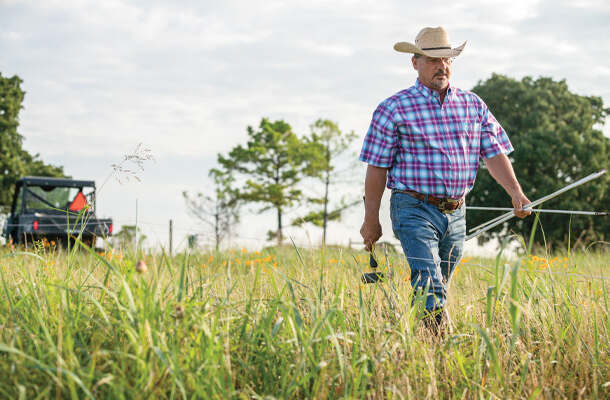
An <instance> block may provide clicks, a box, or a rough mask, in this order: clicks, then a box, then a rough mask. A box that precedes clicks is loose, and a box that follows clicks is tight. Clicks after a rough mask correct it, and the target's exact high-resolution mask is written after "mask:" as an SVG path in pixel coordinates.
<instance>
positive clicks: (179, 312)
mask: <svg viewBox="0 0 610 400" xmlns="http://www.w3.org/2000/svg"><path fill="white" fill-rule="evenodd" d="M183 317H184V306H182V305H181V304H179V305H177V306H176V308H175V309H174V318H176V319H182V318H183Z"/></svg>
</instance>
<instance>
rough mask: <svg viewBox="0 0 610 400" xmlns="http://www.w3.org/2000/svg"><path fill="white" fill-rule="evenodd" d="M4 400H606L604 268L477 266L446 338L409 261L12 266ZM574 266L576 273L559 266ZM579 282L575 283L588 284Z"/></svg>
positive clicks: (242, 259) (58, 260)
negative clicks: (423, 317)
mask: <svg viewBox="0 0 610 400" xmlns="http://www.w3.org/2000/svg"><path fill="white" fill-rule="evenodd" d="M0 257H2V258H0V271H1V276H0V278H1V282H0V284H1V285H2V286H1V287H0V397H2V398H19V397H21V398H28V399H30V398H86V397H93V398H183V397H184V398H186V397H188V398H218V399H221V398H223V399H224V398H398V399H401V398H468V399H470V398H486V399H488V398H515V399H517V398H579V397H582V398H607V397H608V396H610V377H609V369H610V358H609V342H610V314H609V308H608V297H609V296H608V282H609V281H608V280H603V279H594V278H589V277H585V276H582V275H586V276H597V277H599V276H600V275H602V274H606V275H607V274H608V270H610V255H609V254H608V253H590V254H576V255H575V254H572V255H570V256H569V257H567V256H566V257H563V256H561V257H558V258H557V259H553V258H550V259H549V258H548V257H547V258H545V260H546V261H543V260H542V257H539V258H538V259H534V258H533V257H527V258H523V259H521V260H519V261H518V262H513V263H511V264H510V265H505V263H504V261H502V260H498V262H496V260H480V259H466V260H464V263H463V264H462V265H461V266H460V267H459V269H458V271H457V273H456V275H455V276H454V279H453V281H452V288H451V291H450V302H449V306H448V308H449V311H450V314H451V319H452V326H451V332H450V333H448V334H447V335H446V336H445V337H444V338H436V337H431V336H430V334H429V333H428V332H427V331H425V330H423V329H422V328H421V327H420V324H419V323H418V318H419V316H418V311H417V310H416V309H411V308H410V307H408V305H409V304H410V302H411V298H410V296H411V290H410V285H409V283H408V280H407V281H406V278H407V272H406V271H407V270H408V268H407V267H406V265H405V262H404V257H403V256H402V255H393V256H390V257H389V259H385V258H384V257H381V258H382V259H381V260H380V261H381V263H380V264H381V267H382V268H384V269H389V270H391V272H392V273H393V277H392V279H391V280H390V281H388V282H385V283H383V284H377V285H366V286H363V285H362V284H361V283H360V280H359V277H360V273H361V272H362V270H363V269H364V268H365V267H364V266H365V264H366V260H368V259H367V258H366V257H365V255H364V254H363V253H358V252H352V251H349V250H343V251H342V250H340V249H333V250H332V251H331V250H329V252H327V253H326V254H325V253H324V252H323V251H322V250H300V251H297V250H296V249H290V248H289V249H268V250H266V251H264V252H263V253H252V252H246V251H245V250H234V251H227V252H222V253H209V254H191V255H178V256H176V257H174V258H172V259H168V258H167V257H165V256H163V255H151V254H148V255H140V256H139V257H137V259H144V260H145V261H146V264H147V271H146V272H143V273H137V272H135V265H136V261H137V259H136V257H134V256H133V255H128V254H124V255H122V254H104V255H93V254H90V253H88V252H78V251H77V252H72V253H66V252H62V251H56V250H53V248H52V247H51V248H44V247H38V248H37V249H35V250H34V251H31V252H30V253H28V254H24V253H11V252H9V251H8V250H4V251H3V252H2V253H0ZM564 258H566V259H565V260H564ZM577 274H581V275H577Z"/></svg>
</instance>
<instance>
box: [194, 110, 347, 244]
mask: <svg viewBox="0 0 610 400" xmlns="http://www.w3.org/2000/svg"><path fill="white" fill-rule="evenodd" d="M247 134H248V141H247V143H246V144H245V145H241V144H240V145H237V146H235V147H234V148H233V149H232V150H231V151H229V153H228V154H226V155H223V154H218V167H216V168H213V169H211V170H210V172H209V176H210V178H211V179H212V180H213V182H214V184H215V192H214V193H213V194H212V195H205V194H203V193H199V194H197V195H196V196H191V195H189V194H188V193H187V192H184V193H183V196H184V198H185V201H186V204H187V209H188V210H189V211H190V213H191V215H193V216H195V217H197V218H199V219H200V220H202V221H204V222H206V223H208V225H209V226H210V227H211V228H212V229H213V231H214V241H215V245H216V247H217V248H218V247H219V245H220V243H221V242H222V240H223V239H224V238H225V237H227V235H229V234H231V232H232V227H233V226H235V224H236V223H237V222H238V221H239V209H240V207H241V206H242V205H244V204H247V203H255V204H258V205H259V209H258V212H259V213H263V212H266V211H268V210H273V211H274V213H275V216H276V224H275V229H271V230H269V231H268V232H267V239H268V240H274V239H275V240H276V241H277V243H278V245H281V244H282V243H283V241H284V229H285V227H286V224H287V221H286V218H285V213H286V211H287V210H288V209H290V208H291V207H294V206H295V205H297V204H306V205H309V206H310V211H309V212H308V213H307V214H305V215H302V216H300V217H298V218H296V219H293V220H292V221H288V224H290V225H298V226H300V225H303V224H306V223H309V224H313V225H315V226H319V227H321V228H322V243H323V244H324V243H325V242H326V232H327V229H328V223H329V222H330V221H338V220H340V219H341V216H342V214H343V213H344V211H345V210H347V209H348V208H349V207H351V206H352V205H354V204H356V203H357V201H354V200H352V201H348V200H345V199H341V200H337V199H336V198H335V197H334V196H331V188H332V186H334V185H336V184H337V183H338V180H339V177H340V173H339V172H338V171H337V160H338V159H339V158H340V156H341V155H343V154H344V153H345V152H346V151H348V149H349V147H350V144H351V143H352V142H353V141H354V140H355V139H356V135H355V134H354V133H353V132H349V133H344V132H342V131H341V130H340V129H339V126H338V125H337V123H335V122H332V121H330V120H327V119H318V120H317V121H315V122H314V123H313V124H312V125H311V127H310V133H309V134H308V135H306V136H302V137H300V136H298V135H297V134H296V133H295V132H294V131H293V129H292V127H291V126H290V124H289V123H287V122H285V121H283V120H277V121H270V120H269V119H267V118H263V119H262V120H261V121H260V123H259V126H258V128H257V129H255V128H253V127H252V126H248V128H247ZM305 179H311V180H312V181H314V182H317V185H319V186H321V187H322V188H323V193H321V194H319V195H317V196H316V195H311V193H305V192H304V191H303V188H302V185H301V184H302V182H303V180H305ZM331 197H332V198H331Z"/></svg>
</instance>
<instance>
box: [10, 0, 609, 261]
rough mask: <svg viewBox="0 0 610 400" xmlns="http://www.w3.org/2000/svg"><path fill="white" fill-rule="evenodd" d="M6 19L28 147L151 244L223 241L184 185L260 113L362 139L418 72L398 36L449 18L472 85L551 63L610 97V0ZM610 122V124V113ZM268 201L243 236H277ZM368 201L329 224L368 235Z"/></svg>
mask: <svg viewBox="0 0 610 400" xmlns="http://www.w3.org/2000/svg"><path fill="white" fill-rule="evenodd" d="M0 26H2V29H0V72H1V73H2V75H3V76H5V77H6V76H9V77H10V76H13V75H18V76H19V77H20V78H21V79H23V81H24V82H23V84H22V88H23V89H24V90H25V91H26V97H25V101H24V104H23V105H24V109H23V110H22V111H21V114H20V126H19V133H20V134H21V135H23V136H24V147H25V148H26V149H27V150H28V151H31V152H33V153H39V154H40V156H41V158H42V159H43V160H44V161H46V162H48V163H51V164H55V165H62V166H63V167H64V171H65V173H66V174H68V175H71V176H73V177H74V178H78V179H94V180H96V182H97V184H98V187H100V190H99V194H98V213H99V214H100V215H101V216H108V217H112V218H113V219H114V220H115V227H117V228H118V227H120V226H121V225H123V224H133V223H134V222H135V221H136V214H137V220H138V224H139V226H141V227H142V229H143V231H144V233H145V234H146V235H147V237H148V238H147V244H148V245H149V246H158V245H163V246H167V241H168V223H169V220H170V219H173V221H174V229H175V237H174V243H175V245H176V246H183V245H184V236H185V235H186V234H188V233H195V232H197V233H200V234H201V242H202V243H204V244H205V243H209V240H210V239H211V237H210V231H209V229H207V227H206V226H205V225H204V224H202V223H201V222H197V221H196V220H194V219H193V218H192V217H190V216H189V215H188V213H187V212H186V211H185V207H184V200H183V197H182V192H183V191H185V190H186V191H188V192H190V193H197V192H204V193H208V192H209V191H210V190H211V188H212V186H211V183H210V181H209V179H208V177H207V174H208V171H209V169H210V168H213V167H214V166H216V159H217V154H218V153H223V154H226V153H227V152H228V151H229V150H230V149H231V148H233V147H234V146H236V145H238V144H244V143H245V142H246V138H247V135H246V128H247V126H249V125H250V126H254V127H256V126H257V125H258V123H259V122H260V120H261V118H263V117H267V118H270V119H273V120H275V119H283V120H285V121H286V122H288V123H290V124H291V126H292V127H293V130H294V131H295V133H297V134H299V135H305V134H308V133H309V126H310V124H312V123H313V122H314V121H315V120H316V119H318V118H327V119H330V120H333V121H335V122H337V123H338V124H339V127H340V128H341V129H342V130H343V131H345V132H347V131H354V132H355V133H356V134H357V135H358V139H357V140H356V143H355V145H354V152H357V151H358V148H359V146H360V145H361V143H362V138H363V137H364V134H365V133H366V130H367V128H368V125H369V123H370V119H371V115H372V112H373V110H374V109H375V107H376V106H377V104H378V103H379V102H381V101H382V100H383V99H385V98H387V97H389V96H390V95H392V94H394V93H395V92H397V91H399V90H402V89H404V88H407V87H409V86H411V85H412V84H413V83H414V81H415V78H416V72H415V71H414V70H413V69H412V67H411V65H410V57H409V55H407V54H404V53H398V52H396V51H394V50H393V48H392V46H393V45H394V43H395V42H398V41H408V42H413V41H414V39H415V36H416V35H417V33H418V32H419V30H420V29H421V28H423V27H426V26H432V27H435V26H443V27H444V28H445V29H446V30H447V31H448V33H449V35H450V39H451V41H452V44H453V45H454V46H457V45H459V44H461V43H462V42H464V41H467V45H466V48H465V50H464V51H463V53H462V54H461V55H460V56H459V57H458V58H457V59H456V60H455V62H454V63H453V73H452V79H451V84H452V85H454V86H457V87H460V88H462V89H471V88H472V87H473V86H474V85H475V84H476V83H477V82H479V81H481V80H485V79H487V78H489V77H491V74H492V73H501V74H505V75H507V76H509V77H511V78H515V79H521V78H523V77H524V76H532V77H539V76H548V77H552V78H553V79H555V80H561V79H565V80H566V82H567V84H568V87H569V88H570V90H572V91H573V92H575V93H578V94H581V95H586V96H589V95H595V96H601V97H602V99H603V101H604V104H606V106H608V105H610V46H608V45H607V40H608V39H609V38H610V2H608V1H605V0H599V1H596V0H590V1H588V0H583V1H556V0H553V1H535V0H526V1H523V0H510V1H487V2H481V1H455V2H446V1H436V0H429V1H425V2H412V1H365V0H352V1H348V0H333V1H316V0H307V1H275V0H267V1H253V0H250V1H234V0H224V1H171V2H170V1H154V0H152V1H151V0H147V1H126V0H125V1H121V0H105V1H85V0H83V1H79V0H61V1H54V0H45V1H16V0H0ZM492 112H493V110H492ZM603 130H604V133H605V134H606V135H607V136H610V124H607V125H606V126H605V127H604V128H603ZM508 133H509V136H510V132H508ZM138 146H140V147H139V148H140V149H141V150H142V149H146V150H149V151H150V153H151V154H152V155H153V156H154V161H146V162H145V163H144V168H143V170H138V178H139V180H136V179H133V178H132V179H126V178H127V177H126V176H122V177H120V178H121V179H117V176H116V174H113V168H112V165H113V164H114V165H116V164H120V163H121V162H123V164H122V165H123V166H124V167H126V168H128V167H130V168H133V167H134V166H133V165H131V164H130V163H129V162H125V161H124V158H125V156H126V155H129V154H133V152H134V151H135V149H136V148H138ZM517 151H518V149H517ZM354 157H356V156H354ZM356 165H357V167H355V168H354V169H353V174H351V178H353V183H352V181H350V184H349V185H348V188H346V189H342V191H343V193H345V194H346V195H348V196H352V197H354V196H355V198H358V196H359V195H361V193H362V190H363V186H362V183H359V182H363V180H364V172H365V169H366V166H365V165H362V164H356ZM516 172H517V176H518V173H519V171H516ZM136 202H137V211H136ZM388 203H389V196H388V193H386V195H385V196H384V202H383V205H382V213H381V219H382V225H383V230H384V236H383V238H382V240H388V241H393V238H392V234H391V224H390V223H389V213H388ZM508 205H510V201H509V199H508V198H507V204H503V205H501V204H498V205H495V206H505V207H506V206H508ZM257 210H258V209H257V208H256V207H254V206H250V207H246V208H245V209H244V210H243V215H242V222H241V223H240V224H239V226H237V228H236V231H235V235H234V236H233V239H232V241H233V243H232V245H234V246H243V247H247V248H257V247H260V246H262V245H264V240H262V239H263V238H265V237H266V232H267V231H268V230H270V229H274V228H275V227H274V226H273V221H275V217H274V215H273V214H272V213H271V212H267V213H264V214H257ZM304 212H305V210H304V208H296V209H293V210H290V211H289V217H293V216H294V217H298V216H299V215H303V214H304ZM362 216H363V210H362V209H361V207H355V208H353V209H352V210H351V211H350V212H349V213H348V214H347V215H346V217H345V218H344V219H343V221H342V222H341V223H340V224H332V225H331V226H330V229H329V234H328V235H329V240H328V241H329V242H331V243H337V244H343V245H346V244H348V242H349V241H352V242H360V241H361V239H360V236H359V229H360V224H361V222H362ZM491 217H492V216H490V218H491ZM287 233H288V235H289V236H290V237H292V238H294V240H295V242H297V243H299V244H305V245H306V244H315V243H317V242H318V241H319V238H320V236H321V232H320V230H319V229H317V228H312V227H308V228H289V229H288V231H287ZM473 246H474V244H471V246H470V249H473V250H474V247H473Z"/></svg>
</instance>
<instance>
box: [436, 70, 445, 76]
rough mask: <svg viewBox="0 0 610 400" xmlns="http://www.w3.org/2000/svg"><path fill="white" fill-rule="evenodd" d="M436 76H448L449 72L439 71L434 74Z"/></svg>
mask: <svg viewBox="0 0 610 400" xmlns="http://www.w3.org/2000/svg"><path fill="white" fill-rule="evenodd" d="M434 76H447V74H446V73H445V72H442V71H439V72H437V73H436V74H434Z"/></svg>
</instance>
